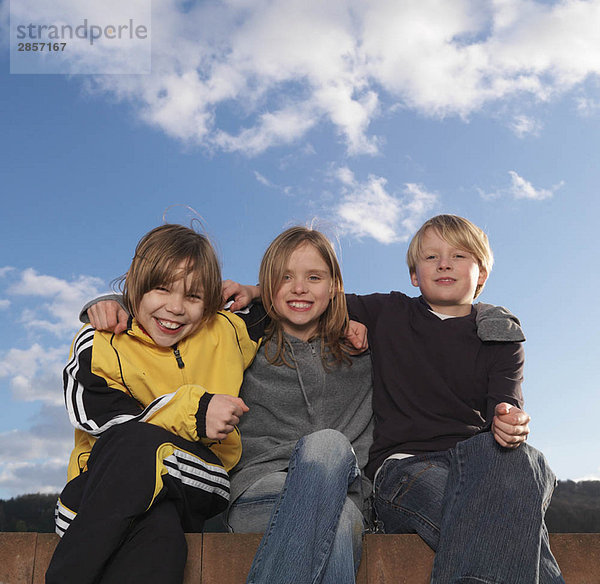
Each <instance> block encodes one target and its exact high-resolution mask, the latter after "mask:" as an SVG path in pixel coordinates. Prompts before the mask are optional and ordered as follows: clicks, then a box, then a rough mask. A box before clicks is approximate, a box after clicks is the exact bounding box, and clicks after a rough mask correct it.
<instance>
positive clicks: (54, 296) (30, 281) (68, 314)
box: [6, 268, 103, 336]
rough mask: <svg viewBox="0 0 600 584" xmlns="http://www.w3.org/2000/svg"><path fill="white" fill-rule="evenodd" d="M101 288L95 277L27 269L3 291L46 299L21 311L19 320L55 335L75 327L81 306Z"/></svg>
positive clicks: (72, 330)
mask: <svg viewBox="0 0 600 584" xmlns="http://www.w3.org/2000/svg"><path fill="white" fill-rule="evenodd" d="M101 287H103V282H102V280H100V279H99V278H94V277H91V276H79V277H77V278H75V279H73V280H72V281H67V280H62V279H60V278H56V277H54V276H47V275H44V274H38V273H37V272H36V271H35V270H33V269H31V268H28V269H26V270H23V271H22V272H21V273H20V274H19V278H18V280H17V281H16V282H14V283H13V284H12V285H11V286H10V287H9V288H8V289H7V290H6V293H7V294H9V295H14V296H21V297H40V298H44V299H47V301H46V302H42V303H39V304H37V305H36V306H35V307H33V308H29V309H26V310H24V311H23V313H22V321H23V323H24V324H25V325H26V326H28V327H33V328H36V329H41V330H44V331H47V332H50V333H53V334H55V335H56V336H63V335H65V334H67V333H68V334H69V335H70V334H72V333H74V331H75V330H77V328H78V322H79V319H78V316H79V310H80V309H81V307H82V306H83V305H84V304H85V303H86V302H87V301H88V300H90V299H91V298H94V297H95V296H98V294H99V291H100V289H101Z"/></svg>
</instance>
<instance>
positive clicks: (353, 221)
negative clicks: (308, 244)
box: [333, 167, 438, 244]
mask: <svg viewBox="0 0 600 584" xmlns="http://www.w3.org/2000/svg"><path fill="white" fill-rule="evenodd" d="M333 174H334V176H335V178H337V179H338V180H339V181H340V182H341V183H342V185H343V186H342V198H341V200H340V202H339V203H338V204H337V206H336V208H335V209H334V214H335V215H336V216H337V217H338V218H339V222H340V228H341V231H342V232H344V233H348V234H350V235H352V236H354V237H357V238H361V237H372V238H373V239H375V240H377V241H379V242H380V243H385V244H389V243H394V242H396V241H406V240H407V239H408V238H409V237H410V235H411V234H412V233H413V232H414V231H415V230H416V229H418V227H419V225H420V224H421V223H422V222H423V220H424V218H425V216H426V215H427V214H428V213H429V212H430V211H431V209H432V208H433V207H434V206H435V204H436V202H437V200H438V197H437V195H436V194H434V193H430V192H427V191H426V190H425V189H424V188H423V187H422V186H421V185H417V184H413V183H407V184H406V185H405V188H404V190H403V192H402V196H398V195H394V194H390V193H388V192H387V190H386V185H387V180H386V179H385V178H383V177H379V176H375V175H369V177H368V179H367V180H366V181H365V182H362V183H361V182H359V181H357V180H356V179H355V177H354V174H353V173H352V171H351V170H350V169H349V168H347V167H342V168H338V169H336V170H335V171H334V172H333Z"/></svg>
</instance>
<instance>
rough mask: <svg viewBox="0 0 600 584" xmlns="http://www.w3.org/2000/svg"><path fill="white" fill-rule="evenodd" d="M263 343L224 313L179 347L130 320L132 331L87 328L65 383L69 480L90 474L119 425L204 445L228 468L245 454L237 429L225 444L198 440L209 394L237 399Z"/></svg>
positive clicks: (78, 338) (75, 344)
mask: <svg viewBox="0 0 600 584" xmlns="http://www.w3.org/2000/svg"><path fill="white" fill-rule="evenodd" d="M257 349H258V343H257V342H255V341H253V340H251V339H250V337H249V335H248V331H247V329H246V325H245V323H244V321H243V320H242V319H241V318H239V317H238V316H237V315H235V314H231V313H229V312H224V311H220V312H218V313H217V315H216V316H215V318H214V319H213V320H212V321H211V322H209V323H208V324H207V325H205V326H203V327H201V328H200V329H199V330H198V331H196V332H195V333H193V334H192V335H190V336H189V337H186V338H185V339H183V340H182V341H181V342H179V343H178V345H176V346H175V347H167V348H164V347H159V346H157V345H156V344H155V343H154V341H153V340H152V339H151V338H150V337H149V336H148V335H147V334H146V333H145V332H144V331H143V330H142V329H141V328H140V327H139V325H138V323H137V322H136V321H135V319H130V326H129V328H128V330H127V331H126V333H124V334H122V335H114V334H112V333H106V332H99V331H94V329H93V328H91V327H90V326H89V325H86V326H84V327H83V328H82V329H81V330H80V331H79V333H78V334H77V336H76V337H75V340H74V341H73V344H72V346H71V354H70V359H69V363H68V364H67V366H66V367H65V370H64V373H63V378H64V388H65V402H66V405H67V410H68V412H69V418H70V420H71V423H72V424H73V425H74V426H75V448H74V450H73V452H72V454H71V459H70V461H69V469H68V480H71V479H73V478H75V477H76V476H77V475H79V474H80V473H81V472H83V471H84V470H86V464H87V459H88V458H89V455H90V452H91V449H92V446H93V445H94V442H95V441H96V440H97V438H98V437H99V436H100V435H101V434H102V433H103V432H104V431H106V430H108V429H109V428H111V427H112V426H114V425H115V424H122V423H125V422H129V421H132V420H137V421H139V422H148V423H151V424H155V425H157V426H160V427H161V428H164V429H166V430H168V431H170V432H172V433H173V434H177V435H178V436H180V437H182V438H185V439H186V440H190V441H198V440H202V442H203V443H204V444H206V445H208V446H209V447H210V448H211V449H212V450H213V451H214V452H215V454H216V455H217V456H218V457H219V459H220V460H221V462H222V463H223V466H224V467H225V468H226V469H227V470H229V469H231V468H232V467H234V466H235V465H236V464H237V462H238V461H239V459H240V456H241V451H242V447H241V440H240V434H239V431H238V430H237V428H236V429H235V431H234V432H232V433H231V434H229V436H228V437H227V439H225V440H223V441H219V442H216V441H211V440H209V439H207V438H203V437H202V436H199V435H198V430H200V431H201V432H203V431H204V428H205V414H206V400H204V404H205V405H204V407H201V408H200V412H199V403H200V399H201V398H202V396H203V395H204V394H205V393H206V392H208V393H223V394H229V395H235V396H237V395H238V394H239V389H240V386H241V383H242V379H243V375H244V370H245V369H246V368H247V367H248V366H249V365H250V363H251V362H252V360H253V359H254V356H255V354H256V351H257Z"/></svg>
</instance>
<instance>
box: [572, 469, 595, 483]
mask: <svg viewBox="0 0 600 584" xmlns="http://www.w3.org/2000/svg"><path fill="white" fill-rule="evenodd" d="M573 480H574V481H575V482H576V483H578V482H581V481H600V467H598V469H597V470H596V472H591V473H588V474H586V475H585V476H582V477H580V478H578V479H573Z"/></svg>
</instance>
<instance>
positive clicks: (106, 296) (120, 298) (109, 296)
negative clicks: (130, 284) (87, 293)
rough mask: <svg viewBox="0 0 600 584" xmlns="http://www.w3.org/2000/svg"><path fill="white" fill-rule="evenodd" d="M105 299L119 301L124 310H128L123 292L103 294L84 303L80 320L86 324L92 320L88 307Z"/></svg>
mask: <svg viewBox="0 0 600 584" xmlns="http://www.w3.org/2000/svg"><path fill="white" fill-rule="evenodd" d="M104 300H114V301H115V302H118V303H119V304H120V305H121V308H123V310H127V308H126V307H125V305H124V304H123V296H122V295H121V294H104V295H103V296H98V297H97V298H94V299H93V300H90V301H89V302H88V303H86V304H85V305H84V307H83V308H82V309H81V312H80V313H79V321H80V322H83V323H85V324H87V323H88V322H90V319H89V317H88V313H87V311H88V308H89V307H90V306H94V304H97V303H98V302H103V301H104Z"/></svg>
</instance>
